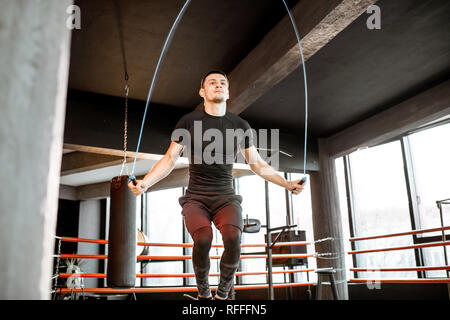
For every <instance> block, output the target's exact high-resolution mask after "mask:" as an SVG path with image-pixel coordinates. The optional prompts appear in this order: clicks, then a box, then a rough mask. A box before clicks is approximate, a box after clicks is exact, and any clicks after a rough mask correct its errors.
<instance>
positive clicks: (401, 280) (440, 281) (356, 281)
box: [349, 278, 450, 283]
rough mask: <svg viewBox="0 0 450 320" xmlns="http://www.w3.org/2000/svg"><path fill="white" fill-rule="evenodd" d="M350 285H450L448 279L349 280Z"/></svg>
mask: <svg viewBox="0 0 450 320" xmlns="http://www.w3.org/2000/svg"><path fill="white" fill-rule="evenodd" d="M349 282H351V283H375V282H378V283H450V278H442V279H350V280H349Z"/></svg>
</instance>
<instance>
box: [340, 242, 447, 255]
mask: <svg viewBox="0 0 450 320" xmlns="http://www.w3.org/2000/svg"><path fill="white" fill-rule="evenodd" d="M448 245H450V241H443V242H433V243H425V244H416V245H411V246H403V247H392V248H383V249H369V250H358V251H349V252H348V254H359V253H369V252H383V251H393V250H405V249H418V248H429V247H438V246H448Z"/></svg>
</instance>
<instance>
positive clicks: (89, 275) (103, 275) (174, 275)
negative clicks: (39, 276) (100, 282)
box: [59, 269, 314, 278]
mask: <svg viewBox="0 0 450 320" xmlns="http://www.w3.org/2000/svg"><path fill="white" fill-rule="evenodd" d="M309 271H314V269H299V270H280V271H272V273H273V274H284V273H298V272H309ZM267 273H268V272H267V271H255V272H236V273H235V275H236V276H237V277H239V276H252V275H265V274H267ZM219 275H220V274H219V273H212V274H210V275H209V276H210V277H217V276H219ZM59 277H61V278H71V277H74V278H106V273H60V274H59ZM192 277H195V274H194V273H162V274H137V275H136V278H192Z"/></svg>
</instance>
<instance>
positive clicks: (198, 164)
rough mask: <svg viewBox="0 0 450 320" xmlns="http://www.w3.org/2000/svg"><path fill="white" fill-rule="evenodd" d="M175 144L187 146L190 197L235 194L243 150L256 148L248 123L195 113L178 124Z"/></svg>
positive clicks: (188, 115)
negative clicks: (235, 172)
mask: <svg viewBox="0 0 450 320" xmlns="http://www.w3.org/2000/svg"><path fill="white" fill-rule="evenodd" d="M172 141H175V142H177V143H180V144H182V145H184V146H185V150H184V154H185V155H186V156H187V157H188V159H189V186H188V191H189V192H190V193H194V194H201V195H218V194H234V189H233V176H232V169H233V162H234V161H235V160H236V155H237V152H238V151H239V148H244V149H246V148H248V147H250V146H252V145H253V133H252V130H251V128H250V125H249V124H248V122H247V121H245V120H244V119H242V118H241V117H239V116H237V115H235V114H233V113H231V112H228V111H227V112H226V114H225V115H223V116H213V115H210V114H208V113H206V112H205V111H204V110H194V111H192V112H190V113H188V114H186V115H185V116H183V117H182V118H181V119H180V120H179V121H178V123H177V125H176V126H175V129H174V131H173V133H172Z"/></svg>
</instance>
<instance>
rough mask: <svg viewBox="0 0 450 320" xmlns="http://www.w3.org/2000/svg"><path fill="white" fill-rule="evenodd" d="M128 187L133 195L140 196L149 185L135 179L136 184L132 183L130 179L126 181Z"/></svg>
mask: <svg viewBox="0 0 450 320" xmlns="http://www.w3.org/2000/svg"><path fill="white" fill-rule="evenodd" d="M128 188H130V190H131V192H133V193H134V195H135V196H140V195H141V194H143V193H144V192H145V191H147V189H148V188H149V186H148V185H147V184H146V183H145V181H144V180H136V185H134V183H133V181H130V183H128Z"/></svg>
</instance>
